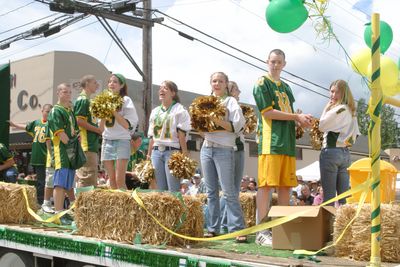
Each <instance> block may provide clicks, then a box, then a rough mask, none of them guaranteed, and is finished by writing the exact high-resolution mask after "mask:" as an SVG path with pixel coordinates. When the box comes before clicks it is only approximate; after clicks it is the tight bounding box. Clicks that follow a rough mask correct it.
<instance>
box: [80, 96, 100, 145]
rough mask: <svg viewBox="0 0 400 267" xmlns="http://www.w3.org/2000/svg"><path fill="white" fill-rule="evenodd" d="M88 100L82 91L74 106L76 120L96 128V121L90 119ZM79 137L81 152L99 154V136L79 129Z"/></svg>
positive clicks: (81, 128)
mask: <svg viewBox="0 0 400 267" xmlns="http://www.w3.org/2000/svg"><path fill="white" fill-rule="evenodd" d="M89 107H90V99H89V97H88V96H87V95H86V93H85V92H84V91H82V93H81V94H80V95H79V97H78V99H77V100H76V102H75V105H74V113H75V116H76V118H80V119H82V120H85V121H86V122H88V123H89V124H90V125H93V126H96V127H98V125H97V123H96V120H95V119H94V118H93V117H92V114H91V113H90V110H89ZM79 130H80V136H81V146H82V149H83V151H91V152H96V153H97V152H99V135H98V134H97V133H94V132H91V131H88V130H86V129H85V128H83V127H79Z"/></svg>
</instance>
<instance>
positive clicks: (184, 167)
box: [168, 152, 197, 179]
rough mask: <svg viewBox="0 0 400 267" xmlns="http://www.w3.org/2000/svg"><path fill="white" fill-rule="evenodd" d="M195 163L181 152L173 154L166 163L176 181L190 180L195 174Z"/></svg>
mask: <svg viewBox="0 0 400 267" xmlns="http://www.w3.org/2000/svg"><path fill="white" fill-rule="evenodd" d="M196 167H197V162H196V161H195V160H193V159H191V158H189V157H187V156H185V155H184V154H183V153H182V152H174V153H172V154H171V157H170V158H169V161H168V168H169V170H170V172H171V173H172V175H173V176H175V177H176V178H178V179H185V178H190V177H192V176H193V175H194V174H195V173H196Z"/></svg>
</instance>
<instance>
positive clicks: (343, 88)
mask: <svg viewBox="0 0 400 267" xmlns="http://www.w3.org/2000/svg"><path fill="white" fill-rule="evenodd" d="M332 86H336V87H337V88H338V90H339V91H340V94H341V96H342V97H341V99H340V101H339V102H338V104H344V105H347V106H348V107H349V109H350V113H351V115H353V116H355V114H356V104H355V102H354V98H353V94H352V93H351V91H350V88H349V85H348V84H347V82H346V81H344V80H336V81H334V82H332V83H331V85H330V86H329V89H331V88H332Z"/></svg>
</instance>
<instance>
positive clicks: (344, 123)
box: [319, 80, 360, 205]
mask: <svg viewBox="0 0 400 267" xmlns="http://www.w3.org/2000/svg"><path fill="white" fill-rule="evenodd" d="M329 88H330V100H329V102H328V104H327V105H326V107H325V109H324V111H323V112H322V115H321V118H320V121H319V129H320V130H321V131H322V132H324V140H323V143H322V150H321V154H320V156H319V166H320V172H321V183H322V187H323V189H324V201H328V200H330V199H332V198H334V197H336V194H337V195H340V194H341V193H344V192H346V191H347V190H348V189H349V173H348V171H347V168H348V167H349V166H350V151H349V149H348V148H349V147H351V146H352V144H353V143H354V142H355V140H356V138H357V136H358V135H359V134H360V131H359V129H358V123H357V114H356V105H355V102H354V99H353V95H352V93H351V91H350V88H349V86H348V84H347V83H346V82H345V81H343V80H336V81H334V82H333V83H332V84H331V86H330V87H329ZM345 203H346V199H345V198H344V199H343V198H342V199H340V200H339V204H341V205H342V204H345ZM329 205H334V203H330V204H329Z"/></svg>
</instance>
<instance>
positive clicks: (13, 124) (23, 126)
mask: <svg viewBox="0 0 400 267" xmlns="http://www.w3.org/2000/svg"><path fill="white" fill-rule="evenodd" d="M8 123H9V124H10V126H11V127H13V128H16V129H19V130H24V131H26V124H23V123H15V122H13V121H8Z"/></svg>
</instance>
